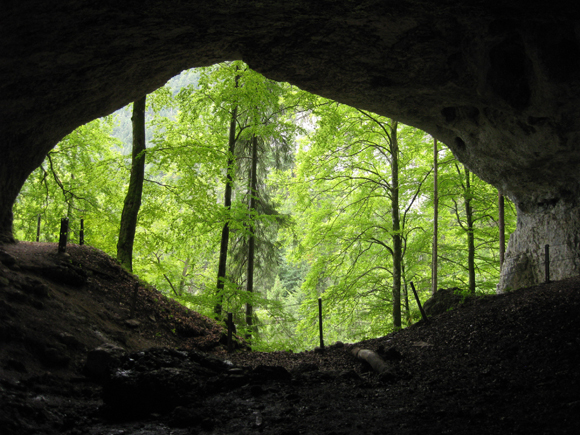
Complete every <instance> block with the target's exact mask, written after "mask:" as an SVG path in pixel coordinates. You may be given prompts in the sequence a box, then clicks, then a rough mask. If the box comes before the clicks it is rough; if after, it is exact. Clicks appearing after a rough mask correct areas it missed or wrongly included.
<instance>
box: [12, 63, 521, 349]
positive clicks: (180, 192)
mask: <svg viewBox="0 0 580 435" xmlns="http://www.w3.org/2000/svg"><path fill="white" fill-rule="evenodd" d="M236 77H238V79H237V81H238V85H237V86H236ZM147 99H148V112H147V113H148V118H147V123H148V145H147V166H146V176H145V178H146V181H145V185H144V191H143V203H142V206H141V210H140V213H139V221H138V228H137V234H136V238H135V245H134V253H133V269H134V271H135V273H136V274H138V275H139V276H140V278H141V279H143V280H145V281H147V282H149V283H151V284H152V285H154V286H155V287H157V288H158V289H160V290H161V291H163V292H164V293H166V294H167V295H170V296H172V297H174V298H176V299H177V300H178V301H180V302H181V303H183V304H184V305H187V306H188V307H190V308H193V309H195V310H197V311H199V312H201V313H202V314H206V315H212V313H213V307H214V306H215V304H216V294H215V289H216V275H217V264H218V255H219V242H220V235H221V230H222V228H223V226H224V224H225V223H226V222H228V223H229V224H230V227H231V248H230V258H231V259H232V261H231V263H230V264H229V266H228V277H227V280H226V282H225V291H224V311H231V312H233V313H234V321H235V323H236V324H237V325H238V332H239V333H242V334H243V333H244V325H245V318H244V309H243V307H244V305H245V304H251V305H253V306H254V307H255V309H254V322H253V323H254V325H256V326H255V329H254V331H253V332H254V334H253V340H252V346H253V348H254V349H256V350H290V349H291V350H295V351H297V350H303V349H307V348H312V347H314V346H316V345H318V298H319V297H322V301H323V315H324V334H325V342H326V343H332V342H334V341H337V340H341V341H358V340H362V339H365V338H371V337H376V336H381V335H384V334H386V333H388V332H390V331H392V330H393V326H392V320H391V319H392V316H393V270H394V268H393V266H394V261H393V259H394V245H393V241H394V240H395V238H396V237H399V238H400V240H401V243H402V252H401V257H402V263H401V279H402V283H401V298H402V299H401V305H402V308H403V313H404V315H403V323H404V324H405V325H408V324H411V323H414V322H416V321H418V320H419V319H420V318H421V316H420V313H419V310H418V309H417V307H416V303H415V301H414V297H412V296H411V297H410V296H409V293H410V289H409V290H408V291H407V289H408V288H409V283H410V282H411V281H412V282H414V284H415V286H416V287H417V290H418V292H419V296H420V298H421V300H422V301H425V300H426V299H427V298H428V297H429V292H430V288H431V283H430V279H431V278H430V276H431V271H430V266H431V243H432V236H433V230H432V224H433V196H432V192H433V180H432V176H431V172H432V168H433V162H432V161H431V158H432V151H431V150H432V139H431V138H430V137H429V136H427V135H426V134H425V133H423V132H421V131H419V130H416V129H414V128H411V127H408V126H404V125H400V124H399V125H396V123H394V122H393V121H391V120H388V119H386V118H384V117H380V116H378V115H375V114H372V113H370V112H365V111H361V110H357V109H354V108H351V107H348V106H345V105H342V104H338V103H336V102H333V101H329V100H325V99H322V98H320V97H317V96H314V95H312V94H308V93H306V92H303V91H300V90H299V89H297V88H295V87H292V86H290V85H288V84H283V83H276V82H273V81H271V80H267V79H265V78H264V77H262V76H261V75H259V74H257V73H256V72H254V71H251V70H250V69H249V68H248V67H247V66H246V65H245V64H243V63H242V62H230V63H224V64H219V65H214V66H212V67H207V68H198V69H196V70H193V71H190V72H186V73H184V74H182V75H180V76H179V77H177V78H176V79H174V80H172V81H171V82H170V83H169V84H168V85H167V86H165V87H163V88H161V89H159V90H157V91H156V92H155V93H153V94H151V95H149V96H148V98H147ZM235 107H237V112H238V117H237V128H236V148H235V151H234V155H233V156H230V155H229V152H228V136H229V123H230V121H231V118H232V112H233V110H234V108H235ZM128 113H129V112H128V111H120V112H118V113H117V114H116V115H115V116H111V117H107V118H104V119H101V120H96V121H93V122H91V123H89V124H87V125H84V126H82V127H80V128H79V129H77V130H76V131H75V132H73V133H71V134H70V135H69V136H67V137H66V138H65V139H64V140H63V141H62V142H61V143H59V144H58V146H57V147H56V148H55V149H54V150H53V151H51V152H50V154H49V156H48V158H47V160H46V161H45V162H44V163H43V164H42V166H41V167H40V168H39V169H37V170H36V171H35V172H33V173H32V174H31V176H30V178H29V180H28V181H27V183H26V184H25V186H24V188H23V189H22V192H21V195H20V196H19V198H18V200H17V202H16V204H15V206H14V216H15V220H14V228H15V235H16V237H17V238H19V239H23V240H34V239H35V237H36V223H37V216H38V215H41V217H42V230H41V241H50V242H56V241H57V238H58V230H59V225H60V218H61V217H65V216H68V217H69V218H70V219H71V227H72V231H73V235H72V239H73V240H75V239H76V238H77V237H78V234H77V232H78V226H79V225H78V222H79V219H80V218H81V217H82V218H84V220H85V228H86V230H85V240H86V242H87V243H88V244H90V245H92V246H95V247H98V248H100V249H103V250H105V251H106V252H108V253H109V254H111V255H114V253H115V251H116V243H117V240H116V235H117V234H118V225H119V219H120V215H121V209H122V205H123V197H124V194H125V192H126V187H127V183H128V180H129V170H130V155H129V154H130V152H129V150H130V140H129V141H128V142H127V143H126V144H124V143H125V139H126V138H127V137H130V130H127V128H125V127H119V126H116V123H115V119H117V120H119V119H125V120H128V117H130V115H128ZM393 129H395V130H396V133H397V136H398V145H399V148H398V151H395V149H394V148H393V143H392V139H393V133H394V131H395V130H393ZM113 133H115V136H117V137H119V138H120V139H116V138H115V137H114V135H113ZM253 137H257V138H258V139H259V142H258V147H259V148H258V150H259V151H258V152H259V165H258V179H259V181H258V186H259V188H258V192H257V194H256V197H257V199H258V204H257V205H256V208H255V210H252V211H250V210H248V200H249V196H250V191H249V187H248V186H249V184H248V181H249V180H248V177H249V166H250V158H249V157H250V154H249V148H250V147H249V146H248V145H249V143H250V142H251V140H252V138H253ZM395 155H396V156H397V157H398V160H397V161H396V163H397V164H398V168H399V169H398V174H399V179H398V186H396V184H397V183H396V180H394V178H393V173H394V171H393V165H394V163H395V159H394V156H395ZM230 157H233V158H234V161H235V165H234V167H233V170H232V172H231V173H232V175H233V177H234V195H233V203H232V207H231V209H229V210H228V209H226V208H225V207H224V206H223V195H224V184H225V180H226V177H227V172H226V167H227V161H228V158H230ZM439 161H440V166H439V196H440V207H439V209H440V212H439V228H440V236H439V239H440V246H439V277H440V282H439V284H438V287H440V288H450V287H459V288H461V289H465V290H467V286H468V281H469V279H468V274H467V244H466V240H467V232H468V231H470V230H469V229H468V228H467V225H466V211H465V207H464V202H465V200H466V199H469V200H470V203H471V206H472V211H473V213H472V215H473V235H474V241H475V269H476V286H477V287H476V289H477V292H479V293H489V292H491V291H493V290H494V288H495V284H496V283H497V280H498V277H499V253H498V225H497V191H496V190H495V189H494V188H493V187H491V186H489V185H487V184H486V183H484V182H483V181H481V180H479V179H478V178H477V177H475V176H474V175H473V174H470V175H469V177H470V186H469V187H467V185H466V179H465V172H464V171H463V169H462V167H461V166H460V165H459V164H458V163H457V162H455V160H454V158H453V156H452V155H451V153H450V152H449V151H448V150H446V149H443V150H441V151H440V153H439ZM395 193H396V194H397V195H398V200H397V201H396V202H397V204H398V205H397V206H396V207H395V208H396V209H397V210H398V216H399V226H398V229H396V228H395V226H394V219H393V217H394V216H393V210H394V208H393V201H394V197H395V196H396V195H395ZM250 228H254V233H255V235H256V238H257V258H256V263H257V266H258V269H257V271H256V275H255V286H256V291H255V293H253V294H249V293H248V292H246V291H245V282H246V279H247V277H246V276H245V275H246V272H245V264H246V259H247V254H246V253H247V240H248V235H249V231H250ZM514 228H515V210H514V208H513V206H511V205H509V203H506V232H507V233H508V234H509V233H510V232H511V231H512V230H513V229H514Z"/></svg>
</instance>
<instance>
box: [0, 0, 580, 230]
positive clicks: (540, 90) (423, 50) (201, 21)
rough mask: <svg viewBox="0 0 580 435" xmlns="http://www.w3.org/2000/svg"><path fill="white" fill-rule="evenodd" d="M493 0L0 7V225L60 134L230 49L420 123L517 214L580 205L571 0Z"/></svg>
mask: <svg viewBox="0 0 580 435" xmlns="http://www.w3.org/2000/svg"><path fill="white" fill-rule="evenodd" d="M497 3H498V2H492V1H486V0H480V1H463V2H457V1H455V0H453V1H451V0H438V1H436V2H434V1H426V0H397V1H390V0H360V1H358V0H357V1H354V0H342V1H339V0H332V1H331V0H327V1H312V0H285V1H258V0H244V1H242V0H205V1H202V0H197V1H178V0H172V1H167V0H147V1H136V0H116V1H98V2H94V1H92V2H89V1H84V0H63V1H59V2H57V3H56V4H55V3H54V2H46V1H40V0H38V1H34V0H21V1H18V2H16V1H11V2H9V4H8V5H5V6H3V12H2V16H1V17H0V39H1V41H2V44H1V45H0V100H1V104H0V137H1V138H2V141H1V142H0V153H1V155H2V159H1V160H0V232H3V233H4V238H6V233H7V231H9V228H8V227H9V225H10V222H11V217H10V208H11V205H12V203H13V201H14V199H15V197H16V195H17V193H18V190H19V189H20V186H21V185H22V183H23V182H24V180H25V179H26V177H27V175H28V174H29V173H30V172H31V171H32V170H33V169H34V168H35V167H36V166H38V165H39V164H40V162H41V161H42V160H43V158H44V156H45V155H46V153H47V152H48V150H50V149H51V148H52V147H53V146H54V145H55V144H56V142H57V141H58V140H59V139H61V138H62V137H63V136H64V135H66V134H68V133H69V132H70V131H72V130H73V129H74V128H76V127H77V126H79V125H81V124H83V123H85V122H88V121H90V120H92V119H94V118H96V117H99V116H103V115H106V114H108V113H111V112H112V111H114V110H116V109H118V108H120V107H122V106H124V105H126V104H127V103H129V102H131V101H133V100H135V99H137V98H138V97H140V96H142V95H143V94H145V93H148V92H151V91H153V90H154V89H156V88H157V87H159V86H161V85H163V83H164V82H165V81H167V80H168V79H169V78H171V77H172V76H174V75H176V74H178V73H179V72H180V71H182V70H184V69H186V68H191V67H195V66H202V65H209V64H212V63H215V62H219V61H223V60H230V59H243V60H244V61H246V62H247V63H248V64H249V65H250V66H251V67H252V68H254V69H256V70H257V71H259V72H262V73H263V74H265V75H266V76H267V77H270V78H273V79H276V80H283V81H289V82H291V83H294V84H296V85H298V86H300V87H302V88H303V89H306V90H309V91H311V92H315V93H318V94H321V95H323V96H326V97H330V98H333V99H336V100H338V101H341V102H344V103H348V104H351V105H355V106H358V107H361V108H366V109H370V110H373V111H376V112H378V113H380V114H383V115H387V116H391V117H394V118H396V119H398V120H400V121H402V122H405V123H407V124H411V125H414V126H417V127H419V128H422V129H424V130H426V131H427V132H429V133H430V134H432V135H433V136H435V137H437V138H438V139H439V140H441V141H442V142H444V143H445V144H446V145H447V146H449V147H450V148H451V149H452V150H453V152H454V153H455V155H456V156H457V157H458V158H459V159H460V160H462V161H463V162H464V163H466V164H467V165H468V166H469V167H470V168H471V169H472V170H473V171H474V172H476V173H477V174H478V175H480V176H481V177H482V178H484V179H486V180H487V181H489V182H492V183H493V184H495V185H496V186H497V187H498V188H499V189H501V190H502V191H503V192H505V193H506V194H508V195H509V196H510V197H511V198H512V199H513V200H514V201H515V202H516V204H517V206H518V208H519V210H520V211H522V212H526V213H536V212H537V211H538V210H540V209H546V207H552V206H554V204H556V203H566V204H574V205H576V204H577V198H578V195H579V194H580V183H579V181H580V171H578V170H577V164H578V162H579V161H580V147H579V145H578V141H579V138H580V116H579V115H580V113H579V110H580V104H578V99H579V97H580V82H579V79H580V68H579V66H580V64H579V63H580V33H579V32H580V27H579V22H580V21H579V19H578V18H579V12H578V8H577V7H576V6H569V2H562V1H552V2H550V4H549V5H547V4H546V3H545V2H540V1H527V2H524V1H520V0H506V1H503V2H501V6H497Z"/></svg>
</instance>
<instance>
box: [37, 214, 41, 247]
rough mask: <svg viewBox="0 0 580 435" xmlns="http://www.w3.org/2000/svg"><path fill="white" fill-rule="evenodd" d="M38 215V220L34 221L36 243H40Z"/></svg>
mask: <svg viewBox="0 0 580 435" xmlns="http://www.w3.org/2000/svg"><path fill="white" fill-rule="evenodd" d="M40 216H41V215H40V213H39V214H38V218H37V221H36V241H37V242H40Z"/></svg>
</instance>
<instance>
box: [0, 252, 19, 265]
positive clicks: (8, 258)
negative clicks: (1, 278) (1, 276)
mask: <svg viewBox="0 0 580 435" xmlns="http://www.w3.org/2000/svg"><path fill="white" fill-rule="evenodd" d="M0 262H2V263H4V264H5V265H6V266H8V267H10V266H14V264H16V259H15V258H14V257H13V256H12V255H10V254H9V253H8V252H5V251H0Z"/></svg>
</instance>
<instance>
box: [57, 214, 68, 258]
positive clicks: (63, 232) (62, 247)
mask: <svg viewBox="0 0 580 435" xmlns="http://www.w3.org/2000/svg"><path fill="white" fill-rule="evenodd" d="M67 238H68V218H62V219H61V220H60V238H59V240H58V252H61V253H62V252H66V241H67Z"/></svg>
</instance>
